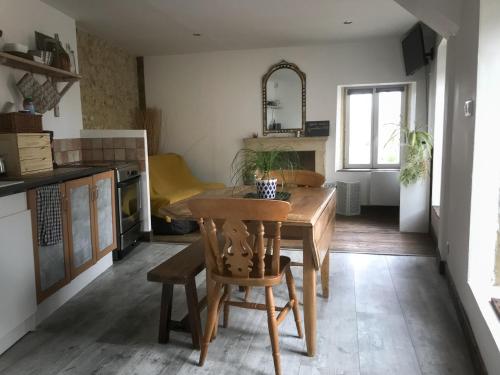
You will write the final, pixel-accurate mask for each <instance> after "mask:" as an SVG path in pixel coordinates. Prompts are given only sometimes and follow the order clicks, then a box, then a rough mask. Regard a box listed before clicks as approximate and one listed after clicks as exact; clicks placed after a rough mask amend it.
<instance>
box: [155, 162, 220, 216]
mask: <svg viewBox="0 0 500 375" xmlns="http://www.w3.org/2000/svg"><path fill="white" fill-rule="evenodd" d="M224 187H225V185H224V184H220V183H204V182H201V181H200V180H198V179H197V178H196V177H195V176H193V175H192V174H191V171H190V170H189V167H188V166H187V164H186V162H185V161H184V159H183V158H182V156H180V155H177V154H173V153H170V154H160V155H153V156H150V157H149V190H150V195H151V213H152V214H153V215H154V216H156V217H159V218H164V219H166V220H167V221H169V218H168V217H164V216H162V215H161V214H160V212H159V210H160V208H161V207H163V206H166V205H169V204H171V203H175V202H178V201H180V200H183V199H187V198H189V197H192V196H193V195H196V194H199V193H201V192H203V191H206V190H211V189H221V188H224Z"/></svg>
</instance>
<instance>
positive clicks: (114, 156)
mask: <svg viewBox="0 0 500 375" xmlns="http://www.w3.org/2000/svg"><path fill="white" fill-rule="evenodd" d="M54 158H55V161H56V163H57V164H65V163H72V162H77V161H102V160H118V161H137V162H139V164H140V168H141V171H144V170H145V158H146V150H145V149H144V139H143V138H73V139H55V140H54Z"/></svg>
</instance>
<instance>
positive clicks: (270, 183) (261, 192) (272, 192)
mask: <svg viewBox="0 0 500 375" xmlns="http://www.w3.org/2000/svg"><path fill="white" fill-rule="evenodd" d="M277 181H278V180H277V179H276V178H271V179H267V180H265V179H260V178H258V179H256V180H255V186H256V187H257V195H258V196H259V198H261V199H274V198H276V184H277Z"/></svg>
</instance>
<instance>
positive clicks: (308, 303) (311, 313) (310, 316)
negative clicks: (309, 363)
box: [303, 240, 316, 357]
mask: <svg viewBox="0 0 500 375" xmlns="http://www.w3.org/2000/svg"><path fill="white" fill-rule="evenodd" d="M309 243H310V242H309V241H306V240H304V244H303V246H304V268H303V283H304V284H303V290H304V328H305V332H306V346H307V355H308V356H310V357H313V356H314V355H315V354H316V269H315V268H314V261H313V257H312V251H313V249H311V247H310V245H309Z"/></svg>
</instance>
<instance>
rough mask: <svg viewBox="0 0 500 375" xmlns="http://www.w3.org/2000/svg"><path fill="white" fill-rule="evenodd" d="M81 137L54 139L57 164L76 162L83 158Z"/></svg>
mask: <svg viewBox="0 0 500 375" xmlns="http://www.w3.org/2000/svg"><path fill="white" fill-rule="evenodd" d="M81 141H82V140H81V139H80V138H67V139H54V159H55V162H56V163H57V164H66V163H74V162H77V161H81V160H82V142H81Z"/></svg>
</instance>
